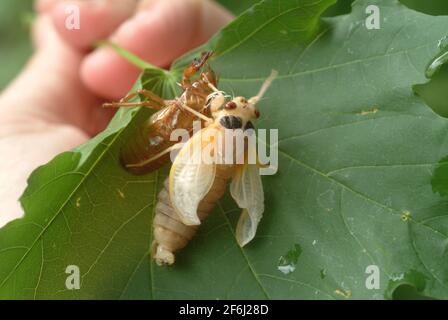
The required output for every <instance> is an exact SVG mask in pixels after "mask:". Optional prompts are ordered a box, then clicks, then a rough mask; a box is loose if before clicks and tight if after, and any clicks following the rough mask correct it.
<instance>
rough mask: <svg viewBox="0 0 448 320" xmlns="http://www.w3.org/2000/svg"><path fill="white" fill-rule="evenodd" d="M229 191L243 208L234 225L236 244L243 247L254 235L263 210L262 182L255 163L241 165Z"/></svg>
mask: <svg viewBox="0 0 448 320" xmlns="http://www.w3.org/2000/svg"><path fill="white" fill-rule="evenodd" d="M230 193H231V194H232V197H233V199H235V201H236V203H237V204H238V206H239V207H240V208H242V209H243V211H242V213H241V216H240V218H239V220H238V224H237V227H236V238H237V241H238V244H239V245H240V246H241V247H243V246H244V245H246V244H247V243H249V242H250V241H251V240H252V239H253V238H254V237H255V233H256V232H257V227H258V223H259V222H260V220H261V218H262V216H263V212H264V193H263V184H262V182H261V176H260V173H259V167H258V165H257V164H245V165H242V166H241V168H240V169H239V170H238V171H237V173H236V174H235V176H234V177H233V180H232V183H231V184H230Z"/></svg>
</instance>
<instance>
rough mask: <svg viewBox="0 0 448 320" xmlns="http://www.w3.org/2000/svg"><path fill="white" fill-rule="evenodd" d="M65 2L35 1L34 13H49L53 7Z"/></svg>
mask: <svg viewBox="0 0 448 320" xmlns="http://www.w3.org/2000/svg"><path fill="white" fill-rule="evenodd" d="M62 1H65V0H35V1H34V11H36V12H37V13H40V14H44V13H48V12H50V11H51V9H53V7H54V6H55V5H56V4H58V3H60V2H62Z"/></svg>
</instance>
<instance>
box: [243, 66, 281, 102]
mask: <svg viewBox="0 0 448 320" xmlns="http://www.w3.org/2000/svg"><path fill="white" fill-rule="evenodd" d="M277 76H278V72H277V70H272V71H271V74H270V75H269V77H268V78H267V79H266V80H265V81H264V82H263V84H262V85H261V88H260V90H259V91H258V93H257V95H256V96H254V97H252V98H250V99H249V103H250V104H256V103H257V102H258V101H260V100H261V98H262V97H263V96H264V94H265V93H266V91H267V90H268V88H269V87H270V86H271V84H272V81H274V79H275V78H276V77H277Z"/></svg>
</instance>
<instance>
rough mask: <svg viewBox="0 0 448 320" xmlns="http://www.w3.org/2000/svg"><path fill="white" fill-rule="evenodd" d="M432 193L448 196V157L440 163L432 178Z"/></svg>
mask: <svg viewBox="0 0 448 320" xmlns="http://www.w3.org/2000/svg"><path fill="white" fill-rule="evenodd" d="M431 186H432V191H433V192H435V193H438V194H440V195H441V196H442V197H446V196H448V157H444V158H442V160H440V161H439V163H438V165H437V167H436V169H435V170H434V173H433V175H432V178H431Z"/></svg>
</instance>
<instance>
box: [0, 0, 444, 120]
mask: <svg viewBox="0 0 448 320" xmlns="http://www.w3.org/2000/svg"><path fill="white" fill-rule="evenodd" d="M258 1H259V0H219V2H220V3H221V4H222V5H223V6H225V7H227V8H228V9H229V10H231V11H232V12H234V13H235V14H239V13H241V12H243V11H244V10H246V9H247V8H249V7H250V6H252V5H253V4H254V3H256V2H258ZM352 2H353V0H339V1H338V3H337V4H336V5H334V6H333V7H331V8H329V10H327V12H325V14H324V15H325V16H335V15H338V14H345V13H348V12H350V4H351V3H352ZM401 2H402V3H403V4H405V5H407V6H408V7H410V8H413V9H415V10H418V11H421V12H424V13H427V14H432V15H448V0H401ZM32 7H33V0H1V1H0V61H2V62H3V63H2V67H1V69H0V91H1V90H3V89H4V88H5V86H6V85H7V84H8V83H9V82H10V81H11V80H12V79H13V78H14V76H15V75H16V74H17V73H18V72H19V71H20V69H21V68H22V67H23V65H24V64H25V63H26V61H27V59H28V57H29V56H30V55H31V53H32V47H31V44H30V39H29V29H30V24H31V21H32V16H33V11H32V10H33V9H32ZM447 34H448V32H447ZM446 88H448V66H445V67H443V68H442V70H441V71H440V72H438V73H437V74H436V75H435V76H434V77H433V79H432V80H431V81H430V82H429V83H428V84H424V85H418V86H416V87H415V91H416V92H417V93H418V94H419V95H420V96H421V97H422V98H423V99H424V100H425V101H426V103H427V104H428V105H429V106H430V107H431V108H433V109H434V110H435V111H436V112H437V113H439V114H441V115H442V116H445V117H448V90H446Z"/></svg>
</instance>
